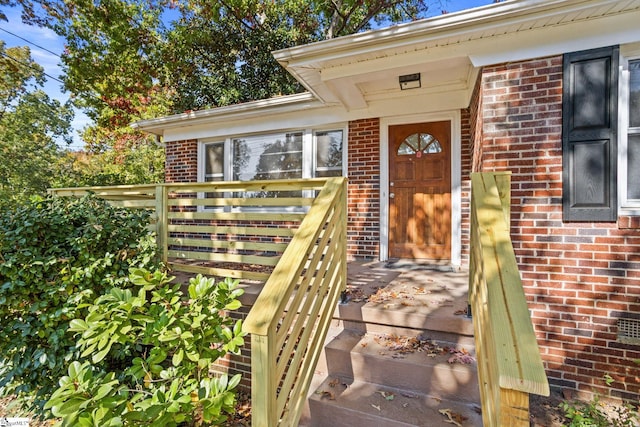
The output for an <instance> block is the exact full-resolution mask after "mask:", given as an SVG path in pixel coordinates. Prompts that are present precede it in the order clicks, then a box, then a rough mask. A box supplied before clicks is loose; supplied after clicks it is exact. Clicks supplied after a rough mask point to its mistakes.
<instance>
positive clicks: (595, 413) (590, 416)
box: [560, 375, 640, 427]
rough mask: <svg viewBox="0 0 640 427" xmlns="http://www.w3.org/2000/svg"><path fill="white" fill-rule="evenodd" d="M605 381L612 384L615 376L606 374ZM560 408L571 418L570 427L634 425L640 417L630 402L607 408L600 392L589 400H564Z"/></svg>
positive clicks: (620, 426)
mask: <svg viewBox="0 0 640 427" xmlns="http://www.w3.org/2000/svg"><path fill="white" fill-rule="evenodd" d="M604 381H605V383H606V384H607V385H608V386H610V385H611V383H612V382H613V378H611V376H610V375H605V376H604ZM560 408H561V409H562V410H563V411H564V414H565V417H566V418H567V419H568V420H570V424H569V426H568V427H633V426H637V425H638V421H640V418H639V417H638V413H637V412H636V410H635V408H634V407H633V406H632V405H630V404H628V403H625V404H622V405H610V407H609V408H608V410H607V408H606V407H605V406H604V405H603V404H602V403H601V402H600V397H599V396H598V394H594V396H593V398H592V399H591V401H589V402H582V401H574V402H562V403H561V404H560Z"/></svg>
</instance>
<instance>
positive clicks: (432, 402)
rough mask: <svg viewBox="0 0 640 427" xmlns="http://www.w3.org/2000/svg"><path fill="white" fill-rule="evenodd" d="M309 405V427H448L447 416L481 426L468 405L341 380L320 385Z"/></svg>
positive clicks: (472, 407)
mask: <svg viewBox="0 0 640 427" xmlns="http://www.w3.org/2000/svg"><path fill="white" fill-rule="evenodd" d="M309 406H310V411H311V414H312V418H311V420H310V421H309V424H308V426H309V427H342V426H344V427H371V426H375V427H413V426H433V427H438V426H442V427H447V426H451V425H454V424H452V423H451V422H450V421H449V419H450V417H451V418H453V419H455V420H456V421H457V422H458V423H459V424H460V425H462V426H481V425H482V418H481V415H480V414H479V413H478V407H477V406H474V405H473V404H471V403H461V402H457V401H450V400H447V399H441V398H439V397H436V396H430V395H427V394H423V393H412V392H408V391H406V390H404V389H397V388H392V387H386V386H381V385H379V384H374V383H368V382H364V381H354V380H351V379H349V378H341V377H330V378H328V379H327V380H326V381H325V382H324V383H322V385H321V386H320V387H319V388H318V390H317V392H316V393H314V395H312V396H311V397H310V399H309ZM441 411H442V412H441ZM447 413H448V414H449V415H450V417H449V415H447ZM301 425H302V424H301Z"/></svg>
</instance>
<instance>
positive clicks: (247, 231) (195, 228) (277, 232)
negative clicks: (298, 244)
mask: <svg viewBox="0 0 640 427" xmlns="http://www.w3.org/2000/svg"><path fill="white" fill-rule="evenodd" d="M167 228H168V231H169V232H191V233H206V234H220V235H226V234H233V235H236V236H273V237H291V236H293V235H294V233H295V232H296V230H297V229H298V228H297V227H288V228H285V227H242V226H226V225H181V224H170V225H169V226H167Z"/></svg>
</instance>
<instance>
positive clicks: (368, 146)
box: [347, 118, 380, 259]
mask: <svg viewBox="0 0 640 427" xmlns="http://www.w3.org/2000/svg"><path fill="white" fill-rule="evenodd" d="M348 147H349V148H348V156H349V160H348V168H349V173H348V177H349V189H348V193H347V204H348V206H347V216H348V219H347V256H348V257H349V259H377V258H378V257H379V253H380V119H377V118H375V119H364V120H356V121H352V122H349V142H348Z"/></svg>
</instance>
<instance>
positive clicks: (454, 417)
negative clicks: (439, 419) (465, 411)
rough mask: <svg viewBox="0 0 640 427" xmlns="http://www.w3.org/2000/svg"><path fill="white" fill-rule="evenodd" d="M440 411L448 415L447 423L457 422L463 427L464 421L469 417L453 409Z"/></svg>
mask: <svg viewBox="0 0 640 427" xmlns="http://www.w3.org/2000/svg"><path fill="white" fill-rule="evenodd" d="M438 412H440V413H441V414H442V415H444V416H446V417H447V420H445V423H449V424H455V425H456V426H458V427H462V422H463V421H464V420H466V419H467V418H466V417H463V416H462V415H460V414H458V413H457V412H453V411H452V410H451V409H440V410H439V411H438Z"/></svg>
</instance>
